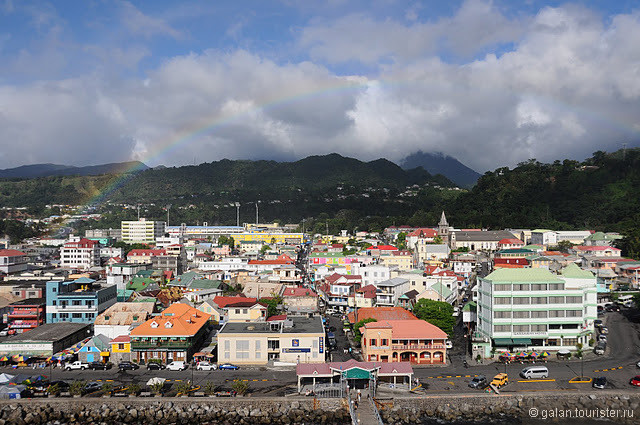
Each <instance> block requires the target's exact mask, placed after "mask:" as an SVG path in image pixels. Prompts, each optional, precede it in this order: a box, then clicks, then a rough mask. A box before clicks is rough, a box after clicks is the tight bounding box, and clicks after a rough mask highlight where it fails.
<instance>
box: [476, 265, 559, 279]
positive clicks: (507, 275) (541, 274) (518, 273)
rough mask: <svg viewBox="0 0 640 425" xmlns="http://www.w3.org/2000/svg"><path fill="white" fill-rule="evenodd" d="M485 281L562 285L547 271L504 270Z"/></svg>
mask: <svg viewBox="0 0 640 425" xmlns="http://www.w3.org/2000/svg"><path fill="white" fill-rule="evenodd" d="M485 280H489V281H491V282H543V283H562V282H563V281H562V280H561V279H559V278H558V277H557V276H556V275H554V274H553V273H551V272H550V271H549V270H547V269H540V268H534V269H508V268H502V269H498V270H496V271H494V272H493V273H491V274H489V275H488V276H487V277H486V278H485Z"/></svg>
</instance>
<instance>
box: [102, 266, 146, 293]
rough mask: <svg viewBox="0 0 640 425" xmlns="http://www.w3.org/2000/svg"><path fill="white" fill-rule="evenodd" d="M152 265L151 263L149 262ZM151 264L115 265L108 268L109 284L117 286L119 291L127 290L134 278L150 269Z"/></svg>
mask: <svg viewBox="0 0 640 425" xmlns="http://www.w3.org/2000/svg"><path fill="white" fill-rule="evenodd" d="M149 263H150V262H149ZM149 263H142V264H127V263H115V264H112V265H110V266H109V267H107V284H108V285H116V286H117V287H118V289H126V286H127V283H128V282H129V281H130V280H131V278H132V277H134V276H135V275H137V274H138V272H140V271H142V270H147V269H148V268H149Z"/></svg>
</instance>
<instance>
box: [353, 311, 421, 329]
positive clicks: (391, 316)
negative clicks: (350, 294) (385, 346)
mask: <svg viewBox="0 0 640 425" xmlns="http://www.w3.org/2000/svg"><path fill="white" fill-rule="evenodd" d="M364 319H376V321H378V322H382V321H384V320H418V318H417V317H416V316H415V315H414V314H413V313H411V312H410V311H407V310H405V309H404V308H402V307H371V308H359V309H358V311H357V314H356V312H355V311H352V312H350V313H349V314H347V320H349V323H351V324H352V325H353V324H355V323H358V322H359V321H360V320H364Z"/></svg>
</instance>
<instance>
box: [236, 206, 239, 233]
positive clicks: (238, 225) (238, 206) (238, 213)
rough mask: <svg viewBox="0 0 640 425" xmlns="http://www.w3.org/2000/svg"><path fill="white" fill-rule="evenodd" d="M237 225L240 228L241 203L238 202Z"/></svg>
mask: <svg viewBox="0 0 640 425" xmlns="http://www.w3.org/2000/svg"><path fill="white" fill-rule="evenodd" d="M236 225H237V226H238V227H240V202H236Z"/></svg>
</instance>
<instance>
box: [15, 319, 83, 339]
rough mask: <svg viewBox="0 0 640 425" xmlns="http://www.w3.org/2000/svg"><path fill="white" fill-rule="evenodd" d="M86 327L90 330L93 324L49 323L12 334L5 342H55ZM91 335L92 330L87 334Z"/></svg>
mask: <svg viewBox="0 0 640 425" xmlns="http://www.w3.org/2000/svg"><path fill="white" fill-rule="evenodd" d="M84 328H86V329H87V330H89V331H90V330H91V325H90V324H87V323H71V322H59V323H47V324H44V325H41V326H38V327H37V328H34V329H32V330H30V331H28V332H24V333H21V334H17V335H13V336H10V337H8V338H7V339H5V340H4V341H3V342H4V343H7V344H10V343H20V342H28V341H38V342H53V341H58V340H61V339H64V338H66V337H68V336H69V335H73V334H74V333H76V332H78V331H80V330H82V329H84ZM90 335H91V332H88V333H87V336H90Z"/></svg>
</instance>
